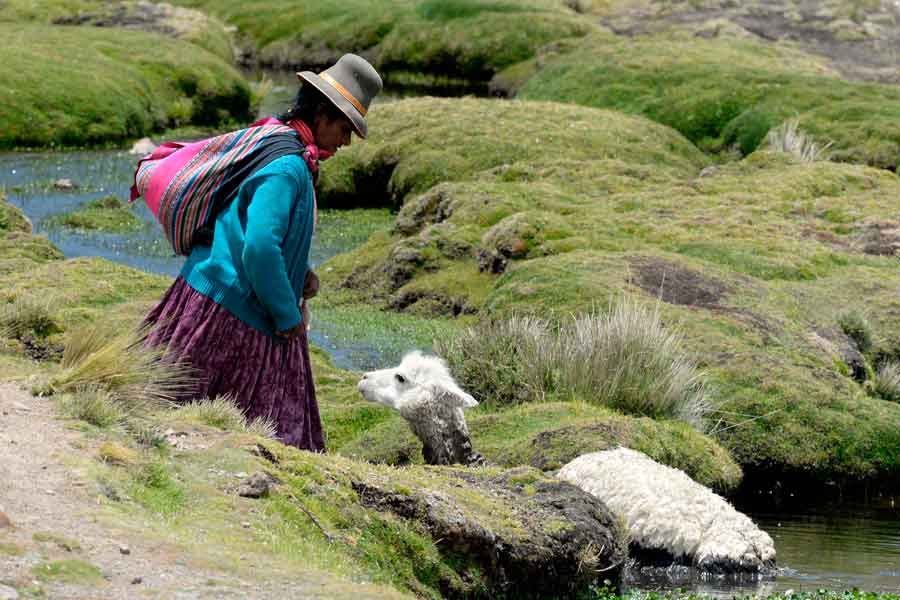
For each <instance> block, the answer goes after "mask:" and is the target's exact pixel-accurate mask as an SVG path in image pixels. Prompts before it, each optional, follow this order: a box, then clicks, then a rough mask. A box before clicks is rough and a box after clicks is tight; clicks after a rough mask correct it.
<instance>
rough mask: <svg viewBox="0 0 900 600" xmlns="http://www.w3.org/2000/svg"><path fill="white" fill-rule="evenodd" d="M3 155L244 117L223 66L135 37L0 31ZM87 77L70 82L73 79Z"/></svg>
mask: <svg viewBox="0 0 900 600" xmlns="http://www.w3.org/2000/svg"><path fill="white" fill-rule="evenodd" d="M0 35H2V37H3V38H4V39H5V40H7V43H6V44H4V46H3V49H2V50H0V78H2V79H3V81H5V82H7V85H6V86H4V88H3V90H2V91H0V148H10V147H21V146H33V147H43V146H51V145H53V146H84V145H97V144H105V143H121V142H123V141H125V140H127V139H130V138H137V137H142V136H145V135H148V134H150V133H151V132H154V131H159V130H161V129H163V128H165V127H168V126H173V125H179V124H198V125H214V124H219V123H222V122H227V121H230V120H240V121H246V120H247V119H249V118H250V116H251V115H250V114H249V112H250V89H249V87H248V86H247V84H246V83H245V82H244V81H243V79H242V77H241V75H240V74H239V73H238V72H237V71H236V70H235V69H234V68H233V67H231V66H230V65H228V64H227V63H226V62H225V61H223V60H222V59H221V58H219V57H217V56H215V55H213V54H211V53H209V52H207V51H205V50H202V49H200V48H198V47H197V46H195V45H193V44H190V43H187V42H181V41H177V40H172V39H169V38H167V37H164V36H161V35H158V34H152V33H144V32H139V31H125V30H119V29H114V28H112V29H103V28H95V27H54V26H48V25H25V24H21V23H16V24H6V23H0ZM84 72H90V73H92V74H93V78H92V79H91V80H90V81H89V82H82V83H83V85H81V84H75V83H73V78H72V74H73V73H84Z"/></svg>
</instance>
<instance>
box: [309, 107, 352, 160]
mask: <svg viewBox="0 0 900 600" xmlns="http://www.w3.org/2000/svg"><path fill="white" fill-rule="evenodd" d="M312 133H313V136H314V137H315V138H316V146H318V147H319V148H321V149H322V150H325V151H327V152H331V153H334V152H337V149H338V148H340V147H341V146H349V145H350V134H351V133H353V125H351V124H350V120H349V119H347V118H346V117H343V116H341V117H337V118H334V119H332V118H331V117H329V116H328V115H319V116H318V117H316V122H315V124H314V125H313V132H312Z"/></svg>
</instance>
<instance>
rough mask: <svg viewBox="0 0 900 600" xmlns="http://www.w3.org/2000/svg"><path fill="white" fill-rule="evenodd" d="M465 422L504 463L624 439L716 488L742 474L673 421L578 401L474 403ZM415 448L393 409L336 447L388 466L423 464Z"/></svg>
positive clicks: (572, 454) (554, 459)
mask: <svg viewBox="0 0 900 600" xmlns="http://www.w3.org/2000/svg"><path fill="white" fill-rule="evenodd" d="M467 421H468V425H469V432H470V433H471V435H472V445H473V448H474V449H475V450H476V451H478V452H480V453H482V454H484V455H485V456H486V457H487V458H488V459H489V460H491V461H493V462H495V463H497V464H500V465H503V466H506V467H514V466H517V465H530V466H532V467H535V468H537V469H540V470H542V471H553V470H556V469H559V468H560V467H562V466H563V465H564V464H566V463H568V462H569V461H571V460H573V459H574V458H576V457H578V456H580V455H582V454H586V453H588V452H598V451H601V450H609V449H611V448H616V447H618V446H625V447H627V448H633V449H635V450H639V451H641V452H643V453H645V454H647V455H648V456H650V457H651V458H653V459H654V460H656V461H658V462H660V463H662V464H665V465H668V466H671V467H675V468H678V469H681V470H683V471H684V472H685V473H687V474H688V475H689V476H690V477H691V478H693V479H694V480H695V481H698V482H700V483H702V484H703V485H706V486H709V487H711V488H713V489H715V490H717V491H719V492H721V493H727V492H729V491H733V490H734V489H735V488H736V487H737V485H738V484H739V483H740V481H741V469H740V467H738V465H737V464H736V463H735V462H734V460H733V459H732V458H731V456H730V455H729V453H728V452H727V451H726V450H725V449H724V448H723V447H722V446H720V445H719V444H717V443H716V442H715V441H713V440H712V439H710V438H708V437H706V436H704V435H702V434H700V433H697V432H696V431H695V430H693V429H692V428H691V427H689V426H688V425H686V424H684V423H679V422H677V421H654V420H653V419H648V418H634V417H628V416H624V415H620V414H617V413H615V412H614V411H611V410H608V409H603V408H599V407H595V406H592V405H589V404H585V403H581V402H549V403H546V404H530V405H523V406H519V407H516V408H513V409H508V410H501V411H486V410H483V409H479V410H477V411H469V412H468V413H467ZM421 450H422V444H421V442H419V441H418V439H417V438H416V437H415V436H414V435H413V433H412V432H411V431H410V429H409V425H407V423H406V422H405V421H404V420H403V419H402V418H400V417H399V416H397V415H394V414H391V415H389V416H388V417H387V418H386V419H385V420H384V421H383V422H382V423H381V424H379V425H378V426H377V427H373V428H371V429H369V430H363V431H360V433H358V435H357V436H356V438H355V439H352V440H351V441H349V443H347V444H345V445H343V446H340V447H338V448H336V451H337V452H339V453H341V454H344V455H346V456H350V457H353V458H356V459H362V460H369V461H372V462H379V463H386V464H394V465H403V464H421V463H422V454H421Z"/></svg>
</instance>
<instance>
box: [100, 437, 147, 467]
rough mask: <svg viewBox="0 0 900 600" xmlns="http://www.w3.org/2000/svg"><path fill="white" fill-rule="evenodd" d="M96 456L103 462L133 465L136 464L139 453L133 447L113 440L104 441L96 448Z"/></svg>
mask: <svg viewBox="0 0 900 600" xmlns="http://www.w3.org/2000/svg"><path fill="white" fill-rule="evenodd" d="M97 457H98V458H99V459H100V460H102V461H103V462H105V463H109V464H113V465H134V464H137V462H138V459H139V458H140V455H139V454H138V453H137V451H135V450H134V449H133V448H129V447H127V446H121V445H119V444H115V443H113V442H104V443H103V444H102V445H101V446H100V447H99V448H98V449H97Z"/></svg>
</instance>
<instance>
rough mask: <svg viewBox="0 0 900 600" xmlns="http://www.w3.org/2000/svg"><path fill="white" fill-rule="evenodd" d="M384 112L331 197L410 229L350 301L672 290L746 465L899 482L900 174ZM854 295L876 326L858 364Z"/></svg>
mask: <svg viewBox="0 0 900 600" xmlns="http://www.w3.org/2000/svg"><path fill="white" fill-rule="evenodd" d="M535 114H540V115H542V117H543V119H542V123H543V124H544V125H545V127H543V128H542V129H541V131H540V133H536V132H534V131H533V130H530V129H529V124H530V123H531V122H532V121H531V120H530V119H532V118H533V115H535ZM557 116H558V117H559V119H560V120H559V122H556V121H554V118H556V117H557ZM372 123H373V127H372V136H371V139H370V140H368V141H367V142H366V143H365V144H361V145H359V146H358V147H353V148H351V149H350V150H348V151H344V152H342V153H341V154H340V155H339V156H338V157H337V158H335V159H334V160H333V161H332V162H331V163H330V164H329V165H328V166H327V167H326V173H325V175H324V176H323V183H324V186H323V194H322V198H323V202H336V203H338V202H342V203H353V202H359V201H361V200H362V199H363V198H365V199H366V200H367V201H373V200H377V199H378V197H379V191H380V190H384V193H383V195H382V196H381V201H383V202H389V203H390V202H397V203H399V204H402V205H403V206H402V208H401V210H400V212H399V214H398V216H397V220H396V223H395V227H394V230H393V232H391V233H381V234H376V235H374V236H373V237H372V238H371V239H370V240H369V242H368V243H367V244H365V245H363V246H362V247H360V248H359V249H357V250H356V251H354V252H351V253H349V254H347V255H343V256H339V257H336V258H335V259H333V260H332V261H330V262H329V263H328V264H327V265H326V267H327V268H326V269H325V270H324V271H323V272H324V273H325V285H326V287H329V288H335V287H340V288H343V289H344V290H345V291H344V292H342V293H343V294H345V295H346V296H345V297H344V300H345V301H347V302H353V301H361V302H375V303H378V304H380V305H381V306H383V307H385V308H392V309H394V310H403V311H406V312H410V313H413V314H430V315H434V314H444V315H453V314H467V313H472V314H478V313H480V314H482V315H485V314H486V315H492V316H495V317H503V316H507V315H510V314H514V313H531V314H537V315H539V316H543V317H551V318H559V319H565V318H568V317H569V315H571V314H572V313H578V312H585V311H590V310H592V309H594V308H596V307H601V308H602V307H605V306H607V305H608V303H609V302H610V301H612V300H614V299H616V298H620V297H622V296H626V297H629V298H633V299H636V300H637V301H639V302H641V301H642V302H645V303H656V302H659V305H660V310H661V313H662V318H663V322H664V323H668V324H671V325H673V326H677V327H679V328H680V330H681V331H683V332H684V335H685V338H686V339H685V343H686V347H687V349H688V351H689V352H690V353H691V355H692V356H694V357H695V358H696V359H697V360H698V361H699V364H700V366H701V367H703V368H704V369H705V370H706V371H707V373H708V374H709V375H710V376H711V385H712V388H713V389H714V390H715V392H716V394H717V396H718V398H719V399H720V400H721V401H722V406H721V411H722V412H721V413H719V415H718V417H717V422H716V424H715V425H714V426H713V430H714V431H715V435H716V437H717V439H719V440H720V441H721V442H722V443H724V444H725V445H726V447H727V448H728V449H729V450H730V451H731V453H732V455H733V456H734V457H735V458H736V459H737V461H738V463H740V464H741V465H742V466H744V467H745V468H751V469H754V470H758V471H761V472H763V473H765V472H769V473H772V474H773V476H774V475H775V474H778V476H781V475H785V474H791V473H795V474H800V473H805V474H811V476H812V477H813V478H814V479H817V480H818V481H824V480H826V479H832V478H834V479H837V480H839V481H841V482H845V483H846V484H847V485H850V486H852V484H853V482H854V481H857V480H860V479H869V480H876V481H885V482H891V483H890V485H895V484H896V482H897V478H898V476H900V463H898V457H900V436H898V431H900V427H898V425H900V405H898V404H897V403H895V402H891V401H888V400H884V399H882V398H880V397H878V396H877V394H872V393H871V390H872V386H873V383H872V380H871V377H872V375H871V373H872V372H871V369H873V368H877V367H879V366H880V365H881V364H882V363H883V362H884V361H885V360H886V359H887V358H889V357H893V356H896V355H897V353H898V351H897V349H896V348H895V343H894V341H893V340H896V339H898V335H900V331H897V327H898V325H897V322H896V319H895V318H894V315H895V314H896V311H897V301H896V298H897V292H898V290H900V278H898V276H897V271H896V258H895V256H894V255H893V254H894V252H895V249H894V246H893V244H894V242H895V241H896V229H895V228H896V227H897V225H898V224H897V223H896V221H894V220H893V216H892V210H893V209H892V198H895V197H896V196H897V194H898V193H900V180H898V178H897V176H896V175H894V174H892V173H890V172H887V171H884V170H879V169H873V168H869V167H864V166H857V165H849V164H839V163H832V162H812V163H806V162H802V161H800V160H799V159H797V158H795V157H793V156H792V155H789V154H783V153H774V152H768V151H757V152H755V153H753V154H751V155H750V156H748V157H747V158H746V159H744V160H743V161H740V162H736V163H733V164H730V165H727V166H718V167H715V168H711V169H707V170H705V171H704V172H703V175H702V176H700V169H701V167H702V166H703V165H704V159H703V157H702V155H700V154H699V152H698V151H697V150H696V149H695V148H694V147H693V146H691V145H690V144H689V143H687V142H686V141H685V140H684V138H682V137H680V136H679V135H677V134H676V133H675V132H673V131H672V130H671V129H666V128H663V127H660V126H658V125H655V124H653V123H651V122H648V121H644V120H640V119H633V118H631V117H627V116H624V115H622V114H621V113H612V112H605V111H598V110H592V109H586V108H578V107H565V106H560V105H552V104H526V103H510V104H497V103H493V102H490V101H452V102H450V101H438V100H411V101H407V102H401V103H397V104H394V105H391V106H385V107H379V108H378V109H377V110H376V111H373V115H372ZM457 132H460V133H457ZM461 132H465V134H463V133H461ZM360 190H366V193H365V194H362V192H361V191H360ZM850 309H856V310H859V311H862V312H863V313H864V314H866V315H867V316H868V319H869V322H870V323H871V327H872V331H873V332H874V342H873V344H872V345H871V347H869V348H866V349H864V350H865V353H864V355H860V356H858V357H856V358H854V356H855V355H854V353H853V350H854V349H855V346H854V342H853V341H851V340H850V338H848V336H847V335H846V334H845V333H844V332H843V330H842V329H841V327H840V326H839V318H840V315H841V313H842V312H845V311H847V310H850ZM860 361H861V363H860ZM851 363H860V366H861V369H862V371H861V373H859V372H858V373H857V374H856V379H854V377H853V372H854V369H853V368H852V367H851Z"/></svg>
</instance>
